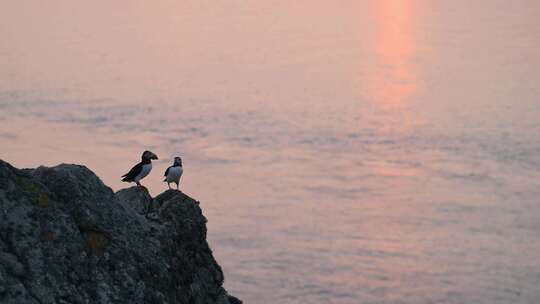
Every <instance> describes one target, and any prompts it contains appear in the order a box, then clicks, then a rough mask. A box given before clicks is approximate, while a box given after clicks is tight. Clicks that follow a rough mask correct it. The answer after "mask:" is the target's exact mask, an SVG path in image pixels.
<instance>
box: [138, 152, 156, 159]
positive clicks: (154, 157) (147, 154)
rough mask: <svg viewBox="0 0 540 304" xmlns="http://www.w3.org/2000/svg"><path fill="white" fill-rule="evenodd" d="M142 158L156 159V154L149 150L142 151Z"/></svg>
mask: <svg viewBox="0 0 540 304" xmlns="http://www.w3.org/2000/svg"><path fill="white" fill-rule="evenodd" d="M141 158H142V159H148V160H150V159H158V157H157V155H155V154H154V153H153V152H151V151H148V150H147V151H144V152H143V154H142V156H141Z"/></svg>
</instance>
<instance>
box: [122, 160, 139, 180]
mask: <svg viewBox="0 0 540 304" xmlns="http://www.w3.org/2000/svg"><path fill="white" fill-rule="evenodd" d="M141 171H142V163H138V164H136V165H135V166H134V167H133V168H131V170H129V172H128V173H126V174H124V175H122V177H123V178H122V181H123V182H131V181H133V179H134V178H135V176H137V174H139V173H140V172H141Z"/></svg>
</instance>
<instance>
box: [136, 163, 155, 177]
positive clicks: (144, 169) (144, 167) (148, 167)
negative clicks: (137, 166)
mask: <svg viewBox="0 0 540 304" xmlns="http://www.w3.org/2000/svg"><path fill="white" fill-rule="evenodd" d="M150 171H152V163H149V164H144V165H142V169H141V172H140V173H139V174H137V176H135V178H134V180H135V182H138V181H140V180H141V179H143V178H144V177H145V176H147V175H148V173H150Z"/></svg>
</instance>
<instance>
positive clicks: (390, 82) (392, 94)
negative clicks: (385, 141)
mask: <svg viewBox="0 0 540 304" xmlns="http://www.w3.org/2000/svg"><path fill="white" fill-rule="evenodd" d="M373 5H374V7H373V10H374V16H375V26H376V31H375V53H376V56H377V58H376V59H377V61H378V64H379V65H380V66H381V67H382V68H381V69H382V70H381V72H380V73H378V74H377V75H376V76H374V77H375V79H374V82H375V83H374V91H375V97H376V100H377V102H378V103H382V104H386V105H393V106H395V105H399V104H402V103H403V102H404V101H405V100H406V99H407V98H408V97H410V96H411V95H412V94H413V93H415V92H416V90H417V81H416V71H415V70H414V65H413V64H412V60H413V58H414V55H415V52H416V49H415V44H414V40H413V26H414V24H413V18H414V17H415V10H416V7H415V5H416V4H415V3H414V2H412V1H407V0H385V1H376V2H375V3H374V4H373Z"/></svg>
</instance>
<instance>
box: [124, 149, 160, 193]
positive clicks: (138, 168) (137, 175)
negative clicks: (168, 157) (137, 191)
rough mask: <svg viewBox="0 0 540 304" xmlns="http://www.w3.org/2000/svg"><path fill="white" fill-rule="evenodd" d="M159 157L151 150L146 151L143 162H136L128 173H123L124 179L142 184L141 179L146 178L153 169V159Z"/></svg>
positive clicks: (142, 158) (138, 184)
mask: <svg viewBox="0 0 540 304" xmlns="http://www.w3.org/2000/svg"><path fill="white" fill-rule="evenodd" d="M153 159H158V157H157V155H156V154H154V153H153V152H150V151H144V152H143V154H142V156H141V162H140V163H138V164H136V165H135V166H134V167H133V168H131V170H129V172H128V173H126V174H124V175H122V177H123V178H122V181H123V182H127V183H132V182H134V183H136V184H137V186H141V183H140V180H141V179H143V178H145V177H146V176H147V175H148V173H150V171H152V160H153Z"/></svg>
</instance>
